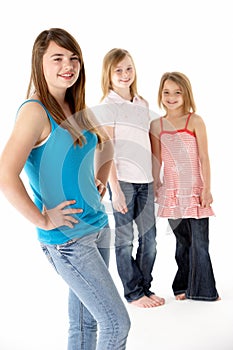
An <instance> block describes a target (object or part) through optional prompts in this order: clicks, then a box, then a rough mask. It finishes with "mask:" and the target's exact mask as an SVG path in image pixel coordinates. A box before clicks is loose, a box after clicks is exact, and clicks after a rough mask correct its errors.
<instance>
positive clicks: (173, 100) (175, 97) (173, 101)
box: [162, 79, 184, 110]
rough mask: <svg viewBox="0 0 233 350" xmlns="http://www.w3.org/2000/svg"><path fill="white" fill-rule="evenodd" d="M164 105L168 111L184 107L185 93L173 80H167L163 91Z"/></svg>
mask: <svg viewBox="0 0 233 350" xmlns="http://www.w3.org/2000/svg"><path fill="white" fill-rule="evenodd" d="M162 103H163V105H164V106H165V107H166V108H167V109H168V110H175V109H178V108H181V107H182V106H183V103H184V100H183V93H182V90H181V88H180V87H179V85H177V84H176V83H175V82H174V81H172V80H169V79H168V80H166V81H165V83H164V85H163V90H162Z"/></svg>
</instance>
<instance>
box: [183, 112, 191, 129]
mask: <svg viewBox="0 0 233 350" xmlns="http://www.w3.org/2000/svg"><path fill="white" fill-rule="evenodd" d="M191 115H192V113H189V115H188V118H187V120H186V123H185V127H184V128H185V129H187V128H188V123H189V119H190V117H191Z"/></svg>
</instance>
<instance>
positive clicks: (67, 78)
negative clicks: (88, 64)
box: [43, 41, 80, 91]
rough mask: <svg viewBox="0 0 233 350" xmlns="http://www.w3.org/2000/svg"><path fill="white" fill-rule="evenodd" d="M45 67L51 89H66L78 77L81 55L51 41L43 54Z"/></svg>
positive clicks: (46, 77) (45, 74)
mask: <svg viewBox="0 0 233 350" xmlns="http://www.w3.org/2000/svg"><path fill="white" fill-rule="evenodd" d="M43 69H44V76H45V79H46V82H47V84H48V87H49V90H50V91H57V90H60V89H63V90H64V91H65V90H66V89H67V88H69V87H70V86H72V85H73V84H74V83H75V82H76V81H77V79H78V76H79V70H80V62H79V57H78V56H77V55H75V54H74V53H73V52H71V51H69V50H66V49H64V48H63V47H61V46H58V45H57V44H56V43H55V42H54V41H51V42H50V44H49V46H48V49H47V51H46V52H45V54H44V56H43Z"/></svg>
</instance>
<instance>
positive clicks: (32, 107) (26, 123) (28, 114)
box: [16, 100, 50, 140]
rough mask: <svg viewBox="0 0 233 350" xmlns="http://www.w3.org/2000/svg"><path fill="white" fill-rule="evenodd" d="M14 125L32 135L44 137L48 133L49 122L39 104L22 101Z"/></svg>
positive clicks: (33, 101) (32, 101)
mask: <svg viewBox="0 0 233 350" xmlns="http://www.w3.org/2000/svg"><path fill="white" fill-rule="evenodd" d="M16 124H17V125H18V126H21V128H23V129H24V130H28V131H29V132H31V133H32V134H35V135H38V139H39V140H40V137H41V136H42V138H43V137H44V133H45V134H46V135H47V134H48V133H49V132H50V121H49V118H48V115H47V112H46V110H45V108H44V107H43V105H42V104H41V103H38V102H37V101H35V100H26V101H24V102H23V103H22V104H21V106H20V107H19V109H18V112H17V116H16Z"/></svg>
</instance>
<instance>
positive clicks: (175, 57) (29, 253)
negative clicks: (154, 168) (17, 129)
mask: <svg viewBox="0 0 233 350" xmlns="http://www.w3.org/2000/svg"><path fill="white" fill-rule="evenodd" d="M231 6H232V4H231V1H230V0H221V1H217V0H213V1H211V2H209V1H207V0H206V1H205V0H202V1H196V0H177V1H174V0H167V1H162V0H160V1H156V0H155V1H153V0H151V1H149V0H144V1H142V2H141V1H137V0H134V1H131V0H128V1H125V0H118V1H117V2H111V1H107V0H98V1H94V0H93V1H91V0H85V1H78V0H70V1H59V0H58V1H55V0H51V1H44V0H42V1H39V2H31V1H30V2H29V1H27V0H21V1H17V2H16V1H15V2H14V3H12V2H10V1H8V2H6V1H4V5H3V4H2V5H1V22H0V28H1V31H0V33H1V34H0V36H1V41H0V43H1V54H0V62H1V64H0V67H1V86H2V87H1V117H0V150H1V149H2V147H3V145H4V144H5V142H6V139H7V137H8V136H9V133H10V131H11V129H12V126H13V123H14V118H15V114H16V111H17V108H18V106H19V104H20V103H21V102H22V101H23V100H24V98H25V95H26V89H27V85H28V81H29V74H30V59H31V50H32V45H33V43H34V40H35V38H36V36H37V35H38V34H39V33H40V32H41V31H42V30H44V29H49V28H50V27H62V28H64V29H66V30H68V31H69V32H70V33H71V34H73V35H74V36H75V37H76V38H77V40H78V42H79V43H80V46H81V48H82V51H83V55H84V61H85V66H86V76H87V90H86V95H87V103H88V105H89V106H95V105H96V104H98V102H99V99H100V97H101V89H100V73H101V65H102V59H103V56H104V55H105V53H106V52H107V51H108V50H110V49H111V48H113V47H122V48H125V49H127V50H129V51H130V53H131V54H132V56H133V58H134V61H135V64H136V69H137V74H138V89H139V93H140V94H141V95H143V96H144V97H145V98H146V99H147V100H148V101H149V104H150V108H151V109H152V110H153V111H155V112H156V113H159V112H160V111H159V110H158V107H157V91H158V84H159V80H160V77H161V75H162V74H163V73H164V72H166V71H174V70H178V71H181V72H183V73H185V74H186V75H187V76H188V77H189V78H190V80H191V83H192V86H193V92H194V96H195V100H196V105H197V113H199V114H200V115H201V116H202V117H203V118H204V120H205V123H206V126H207V132H208V138H209V153H210V159H211V168H212V193H213V196H214V204H213V207H214V210H215V213H216V217H215V218H212V219H211V227H210V230H211V233H210V242H211V243H210V249H211V255H212V262H213V266H214V271H215V276H216V280H217V283H218V289H219V292H220V294H221V296H223V297H224V296H225V297H227V298H232V292H233V277H232V266H233V254H232V243H233V238H232V235H233V232H232V228H231V226H230V225H231V219H230V217H231V215H232V207H231V205H230V202H231V199H232V183H231V181H232V166H231V161H232V142H231V139H232V125H233V123H232V119H233V118H232V115H231V114H232V112H231V109H230V108H231V102H232V77H233V74H232V62H233V53H232V52H233V50H232V40H233V37H232V35H233V22H232V10H231ZM0 209H1V223H2V225H1V226H2V228H1V235H0V242H1V245H0V247H1V248H0V271H1V273H0V278H1V288H0V324H1V328H0V350H37V349H38V350H39V349H40V350H42V349H43V350H52V349H56V350H60V349H61V350H62V349H65V342H66V333H67V313H66V307H67V306H66V302H67V289H66V287H65V286H64V284H63V282H62V281H61V280H60V279H59V278H58V277H57V276H56V274H55V273H54V271H53V270H52V269H50V267H49V265H48V263H47V261H46V260H45V258H44V256H43V254H42V252H41V251H40V248H39V244H38V243H37V238H36V232H35V229H34V227H33V226H32V225H31V224H29V223H28V222H26V221H25V219H24V218H22V217H21V216H19V214H18V213H17V212H16V211H15V210H14V209H13V208H12V207H11V206H10V205H9V204H8V203H7V202H6V200H5V198H3V197H2V195H0ZM160 223H161V222H159V223H158V227H160ZM161 226H163V225H161ZM163 239H164V241H163ZM171 239H172V238H171ZM158 240H161V244H160V246H159V247H160V248H159V249H160V250H159V258H160V257H161V258H160V259H162V255H163V253H164V254H165V253H166V251H165V250H166V245H164V244H163V243H164V242H165V241H166V242H167V232H165V231H164V230H163V229H159V231H158ZM162 249H164V251H162ZM172 254H173V253H172ZM172 259H173V257H172ZM158 266H159V268H160V270H158V273H157V274H158V280H159V281H160V289H161V291H162V292H163V293H165V294H166V291H165V288H166V286H167V282H166V278H167V277H166V276H167V275H166V273H167V271H168V266H167V265H166V264H163V263H161V264H160V265H158ZM167 293H168V292H167ZM169 293H170V291H169ZM55 321H56V323H54V322H55ZM231 324H232V319H231ZM59 344H61V345H60V346H61V348H59V347H58V345H59ZM155 348H156V347H155ZM232 348H233V346H232ZM232 348H230V347H229V349H232ZM131 349H132V348H131ZM153 349H154V347H153V346H151V350H153ZM222 349H225V348H222ZM222 349H221V350H222ZM227 349H228V348H227Z"/></svg>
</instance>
